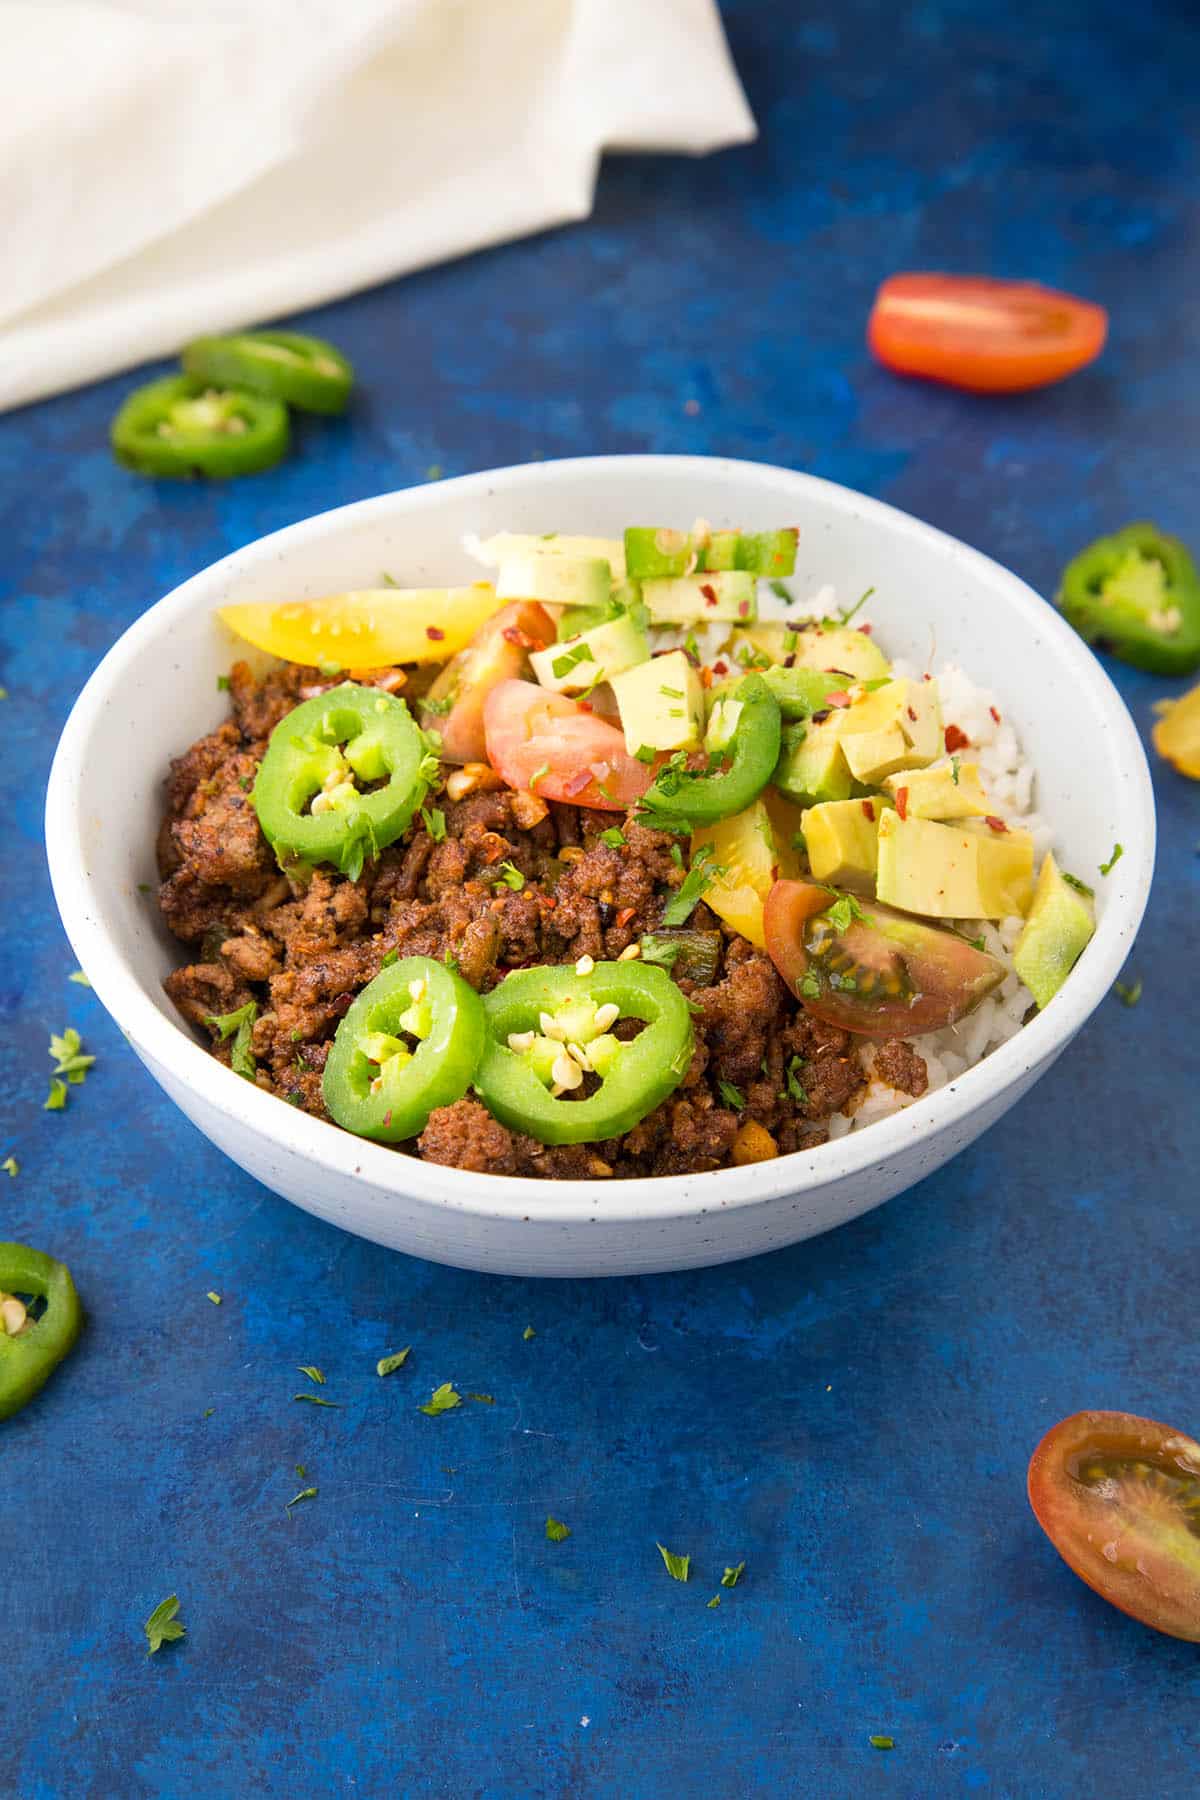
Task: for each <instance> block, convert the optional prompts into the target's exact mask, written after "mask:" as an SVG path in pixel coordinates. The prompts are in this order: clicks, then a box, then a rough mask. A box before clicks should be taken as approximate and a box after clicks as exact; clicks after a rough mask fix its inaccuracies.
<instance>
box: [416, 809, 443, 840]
mask: <svg viewBox="0 0 1200 1800" xmlns="http://www.w3.org/2000/svg"><path fill="white" fill-rule="evenodd" d="M421 819H422V822H423V824H424V826H425V829H426V831H427V832H428V833H429V835H430V837H431V838H432V839H433V841H434V843H435V844H440V843H442V842H443V840H444V839H445V836H446V815H445V813H444V812H443V811H442V809H441V807H440V806H423V807H422V808H421Z"/></svg>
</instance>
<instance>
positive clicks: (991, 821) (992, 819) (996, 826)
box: [983, 813, 1008, 831]
mask: <svg viewBox="0 0 1200 1800" xmlns="http://www.w3.org/2000/svg"><path fill="white" fill-rule="evenodd" d="M983 822H984V824H985V825H990V826H991V828H992V830H993V831H1007V830H1008V826H1007V825H1006V824H1005V823H1004V820H1003V819H998V818H997V817H996V816H995V814H994V813H988V815H987V817H986V818H985V819H984V821H983Z"/></svg>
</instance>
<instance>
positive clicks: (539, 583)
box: [496, 556, 612, 606]
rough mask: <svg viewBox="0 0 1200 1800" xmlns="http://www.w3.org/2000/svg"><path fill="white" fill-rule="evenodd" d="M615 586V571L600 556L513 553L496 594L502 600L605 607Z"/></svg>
mask: <svg viewBox="0 0 1200 1800" xmlns="http://www.w3.org/2000/svg"><path fill="white" fill-rule="evenodd" d="M611 588H612V571H611V569H610V568H609V565H608V563H607V562H605V561H604V560H603V559H602V558H601V557H598V556H596V557H575V556H510V557H506V558H505V560H504V561H503V562H502V563H501V564H500V567H499V569H498V571H497V573H496V593H497V595H498V596H499V597H500V598H501V599H502V600H548V601H549V602H550V603H551V605H560V606H603V605H605V604H606V603H607V601H608V597H609V593H610V590H611Z"/></svg>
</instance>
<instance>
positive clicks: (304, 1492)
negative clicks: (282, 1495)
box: [283, 1487, 317, 1513]
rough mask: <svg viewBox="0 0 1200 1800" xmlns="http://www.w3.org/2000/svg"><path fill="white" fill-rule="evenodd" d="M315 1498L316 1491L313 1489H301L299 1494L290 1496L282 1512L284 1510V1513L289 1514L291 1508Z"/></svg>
mask: <svg viewBox="0 0 1200 1800" xmlns="http://www.w3.org/2000/svg"><path fill="white" fill-rule="evenodd" d="M316 1497H317V1490H316V1488H315V1487H307V1488H301V1489H300V1492H299V1493H298V1494H293V1495H292V1498H291V1499H290V1500H289V1501H288V1503H287V1505H286V1506H285V1507H284V1509H283V1510H284V1512H289V1513H290V1512H291V1510H292V1508H293V1506H299V1504H300V1502H301V1501H302V1500H315V1499H316Z"/></svg>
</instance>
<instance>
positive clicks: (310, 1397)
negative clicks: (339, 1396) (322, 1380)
mask: <svg viewBox="0 0 1200 1800" xmlns="http://www.w3.org/2000/svg"><path fill="white" fill-rule="evenodd" d="M292 1399H293V1400H307V1401H308V1403H309V1405H310V1406H332V1407H334V1408H335V1409H336V1408H338V1407H340V1406H341V1404H342V1403H341V1401H340V1400H325V1399H323V1398H322V1397H321V1395H320V1394H293V1395H292Z"/></svg>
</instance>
